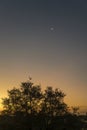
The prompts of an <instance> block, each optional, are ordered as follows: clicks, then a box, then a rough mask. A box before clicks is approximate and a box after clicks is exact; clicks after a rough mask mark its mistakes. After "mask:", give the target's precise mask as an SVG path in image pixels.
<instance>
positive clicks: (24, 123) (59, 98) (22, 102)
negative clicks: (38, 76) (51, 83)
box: [2, 79, 78, 130]
mask: <svg viewBox="0 0 87 130" xmlns="http://www.w3.org/2000/svg"><path fill="white" fill-rule="evenodd" d="M7 92H8V97H6V98H3V99H2V103H3V108H4V109H3V111H2V115H3V117H5V119H7V120H9V122H11V124H9V126H7V127H8V128H6V130H8V129H10V128H11V129H15V130H17V129H22V130H25V129H26V130H28V129H32V127H35V128H34V129H37V128H38V129H39V130H51V129H52V130H53V129H54V130H55V126H56V128H59V129H62V128H65V125H66V126H67V128H68V126H69V129H70V128H71V127H70V125H71V124H73V125H72V127H73V128H74V129H75V127H76V125H78V123H76V121H78V120H77V116H76V112H77V110H78V109H77V108H74V109H73V110H74V113H75V114H70V115H71V116H66V115H67V113H69V111H68V106H67V104H66V103H65V102H64V97H65V94H64V92H63V91H61V90H60V89H53V88H52V87H47V88H46V89H45V90H44V91H43V92H42V91H41V86H40V85H34V84H33V83H32V82H31V79H30V80H29V81H27V82H22V83H21V86H20V88H18V89H17V88H13V89H11V90H8V91H7ZM2 119H3V118H2ZM74 119H75V122H74ZM10 120H11V121H10ZM65 121H66V122H67V123H65ZM70 121H71V122H70ZM6 123H7V122H6ZM6 123H5V124H6ZM5 124H4V126H5ZM14 124H15V126H14Z"/></svg>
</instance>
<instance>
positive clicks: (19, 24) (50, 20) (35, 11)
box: [0, 0, 87, 106]
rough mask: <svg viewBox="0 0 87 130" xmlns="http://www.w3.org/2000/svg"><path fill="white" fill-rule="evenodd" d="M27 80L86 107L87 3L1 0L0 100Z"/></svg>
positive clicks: (84, 1)
mask: <svg viewBox="0 0 87 130" xmlns="http://www.w3.org/2000/svg"><path fill="white" fill-rule="evenodd" d="M29 76H31V77H32V78H33V81H34V82H35V83H36V84H41V86H42V87H43V89H44V88H45V87H46V86H53V87H54V88H60V89H61V90H63V91H64V92H65V94H66V95H67V96H66V102H67V103H68V104H69V105H70V106H87V0H0V98H2V97H5V96H6V94H7V90H8V89H12V88H13V87H14V86H15V87H18V86H20V83H21V82H22V81H26V80H27V79H28V77H29Z"/></svg>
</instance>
